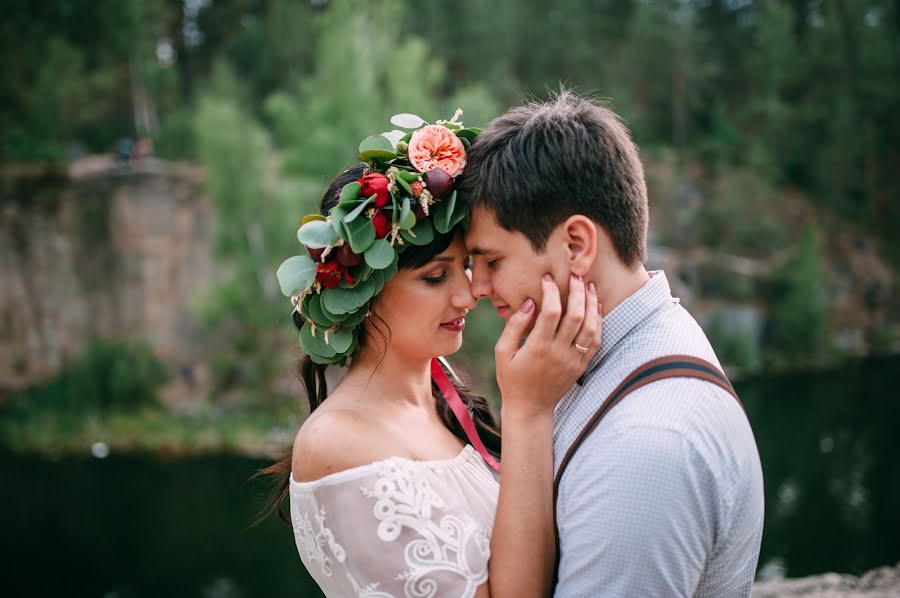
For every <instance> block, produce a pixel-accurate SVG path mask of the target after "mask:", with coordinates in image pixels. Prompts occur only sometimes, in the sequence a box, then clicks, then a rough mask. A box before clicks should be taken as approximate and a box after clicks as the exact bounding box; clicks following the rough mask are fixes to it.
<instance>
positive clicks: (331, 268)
mask: <svg viewBox="0 0 900 598" xmlns="http://www.w3.org/2000/svg"><path fill="white" fill-rule="evenodd" d="M345 272H346V270H345V269H344V267H343V266H341V265H340V264H339V263H337V262H328V263H326V264H319V265H317V266H316V281H317V282H319V283H320V284H321V285H322V286H323V287H325V288H326V289H334V288H337V286H338V285H339V284H341V278H342V277H343V275H344V273H345Z"/></svg>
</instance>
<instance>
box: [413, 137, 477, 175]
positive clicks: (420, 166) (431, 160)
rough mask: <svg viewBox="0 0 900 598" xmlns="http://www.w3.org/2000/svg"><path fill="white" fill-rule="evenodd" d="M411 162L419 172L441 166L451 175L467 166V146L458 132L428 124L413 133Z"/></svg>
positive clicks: (457, 173) (456, 173)
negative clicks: (458, 135) (457, 134)
mask: <svg viewBox="0 0 900 598" xmlns="http://www.w3.org/2000/svg"><path fill="white" fill-rule="evenodd" d="M409 162H410V164H412V165H413V166H414V167H415V168H416V170H418V171H419V172H428V171H429V170H431V169H432V168H440V169H442V170H443V171H444V172H446V173H447V174H449V175H450V176H451V177H455V176H458V175H459V173H461V172H462V170H463V168H465V166H466V148H465V146H464V145H463V142H462V141H461V140H460V138H459V137H457V136H456V134H454V133H453V131H451V130H450V129H448V128H447V127H444V126H441V125H428V126H426V127H422V128H421V129H419V130H418V131H416V132H415V133H413V134H412V138H411V139H410V140H409Z"/></svg>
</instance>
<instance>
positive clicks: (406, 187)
mask: <svg viewBox="0 0 900 598" xmlns="http://www.w3.org/2000/svg"><path fill="white" fill-rule="evenodd" d="M397 182H398V183H400V186H401V187H403V190H404V191H406V192H407V193H409V194H410V195H412V194H413V192H412V187H410V186H409V183H407V182H406V181H404V180H403V179H401V178H400V177H397Z"/></svg>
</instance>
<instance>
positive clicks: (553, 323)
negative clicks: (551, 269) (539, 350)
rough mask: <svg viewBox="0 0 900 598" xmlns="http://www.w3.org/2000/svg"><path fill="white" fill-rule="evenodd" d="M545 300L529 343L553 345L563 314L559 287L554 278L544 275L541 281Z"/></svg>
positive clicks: (542, 302)
mask: <svg viewBox="0 0 900 598" xmlns="http://www.w3.org/2000/svg"><path fill="white" fill-rule="evenodd" d="M541 290H542V292H543V294H544V295H543V298H542V299H541V312H540V313H539V314H538V317H537V322H536V323H535V325H534V330H533V331H532V332H531V334H529V335H528V339H529V340H528V341H526V342H532V339H534V341H533V342H534V343H541V344H544V343H547V344H548V345H549V344H551V343H552V342H553V340H554V338H555V337H556V329H557V326H558V325H559V317H560V315H561V314H562V305H561V302H560V299H559V287H557V286H556V283H555V282H554V281H553V277H552V276H550V275H549V274H544V278H543V279H542V281H541Z"/></svg>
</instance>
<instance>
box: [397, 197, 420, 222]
mask: <svg viewBox="0 0 900 598" xmlns="http://www.w3.org/2000/svg"><path fill="white" fill-rule="evenodd" d="M415 225H416V215H415V214H414V213H413V211H412V207H411V206H410V204H409V198H408V197H404V198H403V207H402V208H401V209H400V228H402V229H408V228H412V227H414V226H415Z"/></svg>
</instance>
